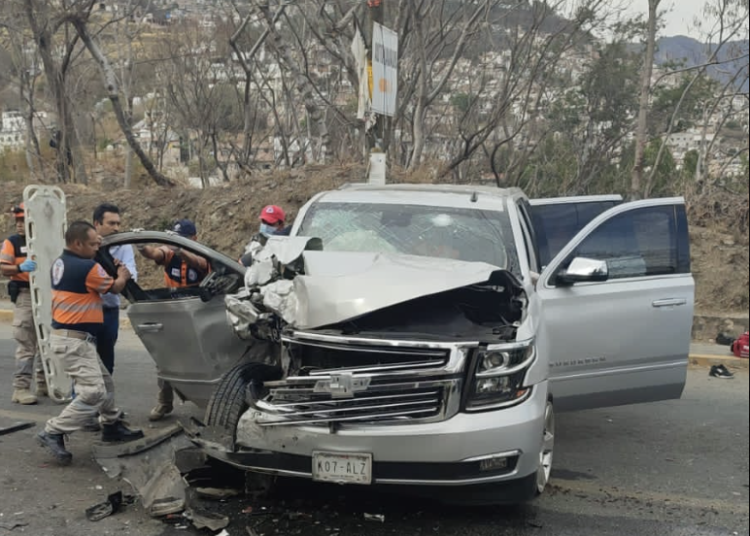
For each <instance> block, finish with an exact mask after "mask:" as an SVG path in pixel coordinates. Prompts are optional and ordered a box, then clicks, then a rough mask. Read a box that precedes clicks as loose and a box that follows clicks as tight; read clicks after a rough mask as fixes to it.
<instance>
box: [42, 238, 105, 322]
mask: <svg viewBox="0 0 750 536" xmlns="http://www.w3.org/2000/svg"><path fill="white" fill-rule="evenodd" d="M50 275H51V276H52V327H53V328H54V329H74V330H78V331H85V332H88V333H91V334H92V335H94V336H96V335H97V334H98V332H99V331H100V330H101V327H102V326H103V324H104V312H103V310H102V297H101V295H102V294H105V293H107V292H109V291H110V290H111V289H112V285H114V283H115V280H114V279H113V278H112V276H110V275H109V274H108V273H107V272H105V271H104V268H102V266H101V264H99V263H98V262H96V261H94V260H93V259H85V258H83V257H80V256H78V255H76V254H75V253H73V252H72V251H68V250H65V251H64V252H63V254H62V255H61V256H60V257H58V258H57V260H55V262H54V263H53V264H52V269H51V271H50Z"/></svg>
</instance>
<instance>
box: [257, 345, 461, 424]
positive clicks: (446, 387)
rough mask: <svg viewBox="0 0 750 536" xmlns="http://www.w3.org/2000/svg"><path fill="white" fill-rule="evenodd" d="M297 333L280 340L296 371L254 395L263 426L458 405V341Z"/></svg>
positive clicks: (363, 418)
mask: <svg viewBox="0 0 750 536" xmlns="http://www.w3.org/2000/svg"><path fill="white" fill-rule="evenodd" d="M296 335H297V336H296V337H286V338H285V339H284V344H285V348H286V349H287V352H288V353H289V354H290V355H293V359H295V360H296V361H297V363H298V364H299V365H300V373H299V374H298V375H297V376H291V377H288V378H286V379H284V380H280V381H274V382H266V383H265V387H266V388H267V389H268V395H267V396H265V397H264V398H263V399H262V400H258V401H256V402H254V403H253V406H254V408H255V409H257V410H258V411H259V412H260V415H261V416H260V418H259V419H258V420H257V421H256V422H258V424H260V425H262V426H285V425H299V424H308V425H328V424H333V423H342V424H346V423H376V422H377V423H382V422H391V423H400V422H410V423H413V422H415V421H419V422H427V421H434V420H442V419H445V418H448V417H450V416H452V415H453V414H454V413H455V411H456V410H457V404H458V401H459V400H458V399H459V398H460V397H459V396H453V395H454V394H458V393H460V392H461V384H462V381H463V377H462V374H461V371H462V370H463V365H464V361H465V356H466V352H464V351H462V350H461V349H460V348H459V347H458V345H456V344H449V343H424V344H418V343H414V342H411V341H409V342H405V341H380V340H374V339H369V340H367V339H355V340H353V339H351V338H343V337H333V336H320V335H313V334H309V333H306V332H305V333H301V332H298V333H297V334H296ZM321 352H325V353H324V354H322V353H321ZM336 364H339V365H340V366H338V367H336V366H335V365H336Z"/></svg>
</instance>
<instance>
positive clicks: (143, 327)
mask: <svg viewBox="0 0 750 536" xmlns="http://www.w3.org/2000/svg"><path fill="white" fill-rule="evenodd" d="M163 329H164V324H159V323H156V322H149V323H148V324H138V331H142V332H143V333H157V332H159V331H161V330H163Z"/></svg>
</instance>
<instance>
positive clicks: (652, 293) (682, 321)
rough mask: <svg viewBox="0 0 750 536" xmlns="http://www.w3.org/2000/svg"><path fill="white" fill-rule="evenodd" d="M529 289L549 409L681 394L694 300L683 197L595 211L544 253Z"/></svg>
mask: <svg viewBox="0 0 750 536" xmlns="http://www.w3.org/2000/svg"><path fill="white" fill-rule="evenodd" d="M537 290H538V293H539V296H540V298H541V300H542V305H543V306H542V313H541V326H540V338H539V345H540V351H542V352H545V353H546V354H547V355H549V356H550V382H551V390H552V394H553V396H554V399H555V406H556V407H558V408H560V409H585V408H594V407H601V406H616V405H622V404H632V403H637V402H648V401H654V400H664V399H670V398H679V397H680V395H681V393H682V390H683V388H684V385H685V377H686V374H687V363H688V352H689V348H690V332H691V325H692V317H693V300H694V283H693V278H692V275H691V273H690V252H689V240H688V229H687V218H686V215H685V206H684V202H683V200H682V199H680V198H671V199H652V200H646V201H637V202H633V203H626V204H621V205H619V206H616V207H614V208H612V209H610V210H608V211H606V212H605V213H603V214H601V215H599V216H598V217H596V218H595V219H594V220H593V221H592V222H591V223H589V224H588V225H587V226H586V227H585V228H584V229H583V230H582V231H580V232H579V233H578V234H577V235H576V236H575V237H574V238H573V239H572V240H571V241H570V242H569V243H568V244H567V245H566V246H565V247H563V248H562V251H560V253H559V254H558V255H557V256H556V257H555V258H554V259H552V260H551V261H550V263H549V265H548V266H547V267H546V268H545V270H544V271H543V273H542V274H541V277H540V280H539V283H538V285H537Z"/></svg>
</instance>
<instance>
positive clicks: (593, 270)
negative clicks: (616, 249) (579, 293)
mask: <svg viewBox="0 0 750 536" xmlns="http://www.w3.org/2000/svg"><path fill="white" fill-rule="evenodd" d="M607 279H609V269H608V268H607V261H600V260H596V259H587V258H586V257H576V258H574V259H573V260H572V261H571V262H570V266H568V269H567V270H561V271H560V272H558V274H557V277H556V278H555V283H556V284H558V285H561V286H568V285H573V284H575V283H587V282H594V281H606V280H607Z"/></svg>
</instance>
